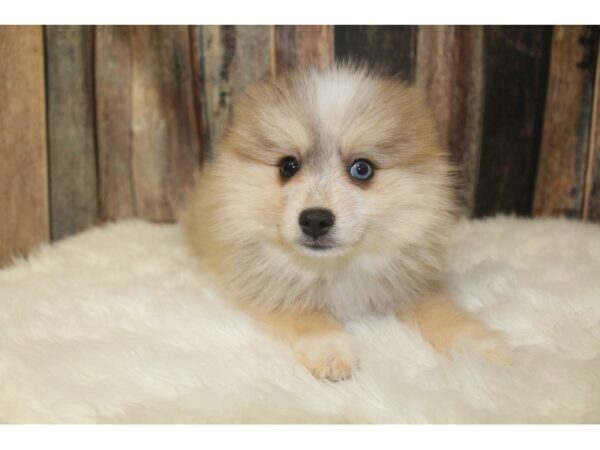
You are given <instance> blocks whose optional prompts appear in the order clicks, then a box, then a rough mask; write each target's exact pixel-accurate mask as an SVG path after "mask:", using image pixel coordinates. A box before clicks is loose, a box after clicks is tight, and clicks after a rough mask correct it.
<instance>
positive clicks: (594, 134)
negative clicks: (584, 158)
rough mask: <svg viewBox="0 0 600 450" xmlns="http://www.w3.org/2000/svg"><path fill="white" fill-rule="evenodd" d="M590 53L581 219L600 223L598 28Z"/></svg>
mask: <svg viewBox="0 0 600 450" xmlns="http://www.w3.org/2000/svg"><path fill="white" fill-rule="evenodd" d="M590 42H591V45H590V46H589V49H590V53H592V54H595V57H596V58H595V61H594V69H595V80H594V100H593V106H592V116H591V130H590V143H589V148H588V162H587V171H586V189H585V195H584V200H583V218H584V220H591V221H593V222H600V27H598V26H596V27H594V28H593V35H592V40H591V41H590Z"/></svg>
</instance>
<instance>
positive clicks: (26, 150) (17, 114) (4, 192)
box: [0, 26, 49, 265]
mask: <svg viewBox="0 0 600 450" xmlns="http://www.w3.org/2000/svg"><path fill="white" fill-rule="evenodd" d="M0 68H1V69H0V105H1V107H0V265H2V264H6V263H7V262H8V261H10V258H11V256H13V255H23V254H26V253H27V252H28V251H29V250H30V249H32V248H33V247H35V246H36V245H37V244H39V243H40V242H45V241H47V240H48V237H49V230H48V228H49V227H48V177H47V163H46V159H47V155H46V114H45V99H44V41H43V30H42V27H41V26H1V27H0Z"/></svg>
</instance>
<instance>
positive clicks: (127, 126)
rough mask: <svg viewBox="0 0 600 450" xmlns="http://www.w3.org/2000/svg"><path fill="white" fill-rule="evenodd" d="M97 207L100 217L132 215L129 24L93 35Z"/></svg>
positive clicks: (113, 217)
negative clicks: (94, 36)
mask: <svg viewBox="0 0 600 450" xmlns="http://www.w3.org/2000/svg"><path fill="white" fill-rule="evenodd" d="M95 43H96V45H95V47H96V48H95V54H96V58H95V81H96V83H95V90H96V139H97V152H98V208H99V212H98V213H99V216H100V218H101V219H102V220H116V219H121V218H126V217H133V216H135V213H136V209H135V197H134V186H133V179H132V167H131V159H132V153H131V134H132V128H131V120H132V111H131V88H132V80H131V71H132V68H131V64H132V63H131V59H132V56H131V43H130V29H129V27H128V26H97V27H96V39H95Z"/></svg>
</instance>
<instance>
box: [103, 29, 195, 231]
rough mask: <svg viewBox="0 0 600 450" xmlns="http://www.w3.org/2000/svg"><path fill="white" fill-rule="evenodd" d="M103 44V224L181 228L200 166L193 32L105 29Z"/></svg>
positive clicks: (186, 30)
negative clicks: (130, 220)
mask: <svg viewBox="0 0 600 450" xmlns="http://www.w3.org/2000/svg"><path fill="white" fill-rule="evenodd" d="M96 42H97V51H96V74H97V75H96V79H97V84H96V98H97V108H98V112H97V116H98V130H97V134H98V154H99V158H98V164H99V176H100V179H99V184H100V207H101V213H102V216H103V218H105V219H116V218H120V217H127V216H129V215H135V216H137V217H143V218H146V219H149V220H153V221H160V222H162V221H173V220H175V218H176V215H177V212H178V208H179V207H180V206H181V203H182V200H183V199H184V198H185V195H186V193H187V192H188V190H189V188H190V187H191V185H192V183H193V179H194V175H195V171H196V169H197V167H198V165H199V161H200V145H199V142H198V132H197V126H198V124H197V120H196V112H195V108H194V99H193V80H192V77H193V75H192V62H191V49H190V39H189V34H188V29H187V27H185V26H160V27H150V26H131V27H99V29H98V36H97V40H96Z"/></svg>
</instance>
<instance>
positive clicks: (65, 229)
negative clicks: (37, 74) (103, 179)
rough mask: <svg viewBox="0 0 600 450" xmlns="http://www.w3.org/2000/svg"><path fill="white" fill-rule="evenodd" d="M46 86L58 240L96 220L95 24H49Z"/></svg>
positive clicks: (54, 226)
mask: <svg viewBox="0 0 600 450" xmlns="http://www.w3.org/2000/svg"><path fill="white" fill-rule="evenodd" d="M45 33H46V86H47V102H48V103H47V105H48V107H47V114H48V121H47V123H48V164H49V168H50V218H51V223H50V232H51V237H52V239H53V240H56V239H60V238H62V237H65V236H69V235H71V234H74V233H77V232H78V231H82V230H84V229H86V228H88V227H90V226H92V225H94V224H95V222H96V219H97V215H98V199H97V192H96V184H97V183H96V149H95V138H94V92H93V91H94V86H93V27H90V26H47V27H45Z"/></svg>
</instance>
